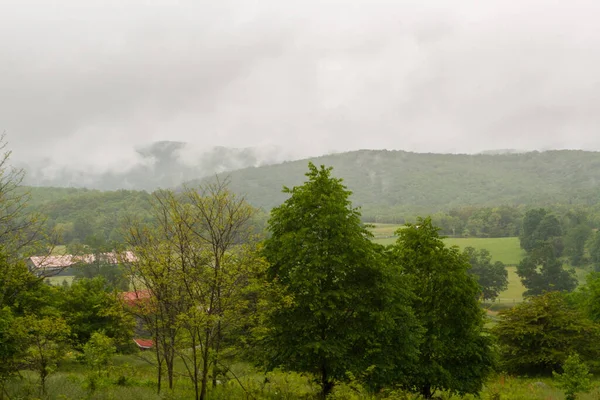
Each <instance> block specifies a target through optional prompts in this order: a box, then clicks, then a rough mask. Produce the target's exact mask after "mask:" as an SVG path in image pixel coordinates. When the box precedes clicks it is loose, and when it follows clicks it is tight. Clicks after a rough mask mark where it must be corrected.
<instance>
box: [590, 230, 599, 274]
mask: <svg viewBox="0 0 600 400" xmlns="http://www.w3.org/2000/svg"><path fill="white" fill-rule="evenodd" d="M589 248H590V259H591V261H592V264H593V266H594V270H595V271H597V272H600V231H597V232H596V233H595V234H594V235H593V236H592V237H591V238H590V246H589Z"/></svg>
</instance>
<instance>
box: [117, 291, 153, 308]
mask: <svg viewBox="0 0 600 400" xmlns="http://www.w3.org/2000/svg"><path fill="white" fill-rule="evenodd" d="M120 295H121V298H122V299H123V301H125V303H127V304H129V305H134V304H135V303H137V302H138V301H139V300H146V299H149V298H150V291H149V290H138V291H136V292H121V293H120Z"/></svg>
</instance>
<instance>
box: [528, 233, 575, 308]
mask: <svg viewBox="0 0 600 400" xmlns="http://www.w3.org/2000/svg"><path fill="white" fill-rule="evenodd" d="M517 275H519V277H520V278H521V282H523V285H524V286H525V287H526V288H527V290H526V291H525V293H524V294H523V295H524V296H537V295H540V294H542V293H545V292H551V291H564V292H570V291H572V290H573V289H575V288H576V287H577V278H576V277H575V272H574V271H573V270H565V269H564V268H563V265H562V262H561V261H560V259H559V258H558V257H557V256H556V255H555V249H554V247H553V246H552V245H551V244H545V245H542V246H541V247H537V248H535V249H533V250H532V251H531V252H530V253H529V254H528V255H527V256H526V257H525V258H523V260H521V262H520V263H519V265H517Z"/></svg>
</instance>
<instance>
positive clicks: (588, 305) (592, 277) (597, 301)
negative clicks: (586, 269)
mask: <svg viewBox="0 0 600 400" xmlns="http://www.w3.org/2000/svg"><path fill="white" fill-rule="evenodd" d="M569 300H570V301H571V303H572V304H574V305H575V306H577V307H578V308H579V310H581V312H583V313H584V315H586V316H587V317H588V318H589V319H591V320H592V321H594V322H596V323H598V322H600V273H598V272H592V273H590V274H588V276H587V277H586V280H585V284H584V285H581V286H579V287H578V288H577V290H576V291H574V292H573V293H570V294H569Z"/></svg>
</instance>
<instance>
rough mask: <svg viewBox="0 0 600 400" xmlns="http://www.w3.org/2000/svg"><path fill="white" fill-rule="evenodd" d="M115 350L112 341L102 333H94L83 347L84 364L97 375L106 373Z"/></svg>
mask: <svg viewBox="0 0 600 400" xmlns="http://www.w3.org/2000/svg"><path fill="white" fill-rule="evenodd" d="M116 351H117V348H116V347H115V345H114V341H113V339H111V338H109V337H108V336H106V335H105V334H104V333H102V332H94V333H92V336H91V337H90V340H89V341H88V342H87V343H86V344H85V345H84V346H83V354H84V356H85V361H86V363H87V364H88V365H89V366H90V368H91V369H92V370H94V371H95V372H98V373H106V372H107V371H108V367H109V366H110V363H111V360H112V357H113V356H114V354H115V353H116Z"/></svg>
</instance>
